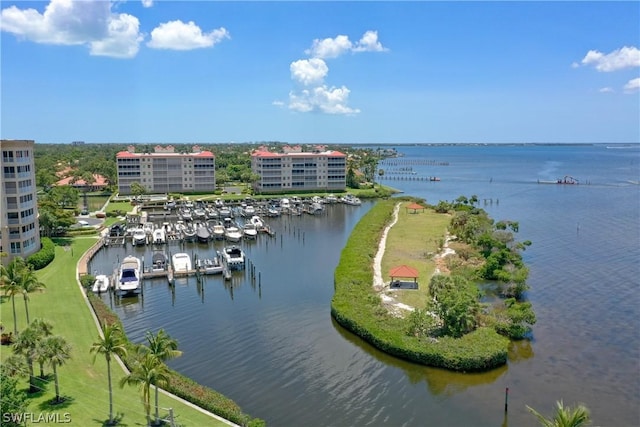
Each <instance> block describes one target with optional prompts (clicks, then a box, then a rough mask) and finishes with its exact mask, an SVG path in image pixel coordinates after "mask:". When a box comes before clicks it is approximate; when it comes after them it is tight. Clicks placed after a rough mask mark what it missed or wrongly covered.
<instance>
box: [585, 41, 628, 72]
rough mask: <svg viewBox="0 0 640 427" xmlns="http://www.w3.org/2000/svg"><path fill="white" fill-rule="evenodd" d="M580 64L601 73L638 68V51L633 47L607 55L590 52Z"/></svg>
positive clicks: (623, 48)
mask: <svg viewBox="0 0 640 427" xmlns="http://www.w3.org/2000/svg"><path fill="white" fill-rule="evenodd" d="M581 62H582V65H593V66H594V67H595V69H596V70H598V71H602V72H610V71H616V70H621V69H623V68H631V67H640V50H639V49H638V48H637V47H635V46H631V47H628V46H624V47H622V48H620V49H616V50H614V51H613V52H610V53H607V54H604V53H602V52H599V51H597V50H590V51H589V52H587V54H586V55H585V56H584V58H582V61H581Z"/></svg>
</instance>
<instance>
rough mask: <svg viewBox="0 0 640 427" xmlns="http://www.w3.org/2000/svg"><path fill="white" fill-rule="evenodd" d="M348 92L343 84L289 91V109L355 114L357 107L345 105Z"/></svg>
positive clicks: (305, 111) (306, 111) (347, 99)
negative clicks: (337, 86) (340, 85)
mask: <svg viewBox="0 0 640 427" xmlns="http://www.w3.org/2000/svg"><path fill="white" fill-rule="evenodd" d="M349 93H350V91H349V89H347V88H346V87H345V86H342V87H339V88H336V87H331V88H329V87H327V86H326V85H321V86H317V87H314V88H311V89H304V90H302V91H300V92H297V93H296V92H290V93H289V109H291V110H294V111H299V112H302V113H309V112H321V113H327V114H357V113H359V112H360V110H359V109H354V108H350V107H348V106H347V103H348V101H349Z"/></svg>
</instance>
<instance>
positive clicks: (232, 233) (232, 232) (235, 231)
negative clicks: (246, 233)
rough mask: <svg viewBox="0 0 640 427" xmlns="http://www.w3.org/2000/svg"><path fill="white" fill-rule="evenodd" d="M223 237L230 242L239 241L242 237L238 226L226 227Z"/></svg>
mask: <svg viewBox="0 0 640 427" xmlns="http://www.w3.org/2000/svg"><path fill="white" fill-rule="evenodd" d="M224 238H225V239H227V240H228V241H230V242H239V241H240V239H241V238H242V232H240V229H239V228H238V227H234V226H231V227H227V228H225V230H224Z"/></svg>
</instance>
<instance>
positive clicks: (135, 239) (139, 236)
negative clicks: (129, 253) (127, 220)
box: [131, 227, 147, 246]
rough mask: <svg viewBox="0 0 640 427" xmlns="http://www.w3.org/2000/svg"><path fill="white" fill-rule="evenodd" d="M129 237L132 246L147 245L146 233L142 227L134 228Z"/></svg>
mask: <svg viewBox="0 0 640 427" xmlns="http://www.w3.org/2000/svg"><path fill="white" fill-rule="evenodd" d="M131 237H132V243H133V245H134V246H136V245H146V244H147V233H146V232H145V231H144V228H142V227H138V228H135V229H134V230H133V232H132V233H131Z"/></svg>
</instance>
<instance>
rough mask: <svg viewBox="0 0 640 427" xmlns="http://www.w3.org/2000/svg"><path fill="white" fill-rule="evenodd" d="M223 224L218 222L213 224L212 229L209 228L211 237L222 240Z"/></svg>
mask: <svg viewBox="0 0 640 427" xmlns="http://www.w3.org/2000/svg"><path fill="white" fill-rule="evenodd" d="M224 231H225V230H224V225H222V224H220V223H218V224H216V225H214V226H213V229H212V230H211V234H213V238H214V239H216V240H222V239H224Z"/></svg>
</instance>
